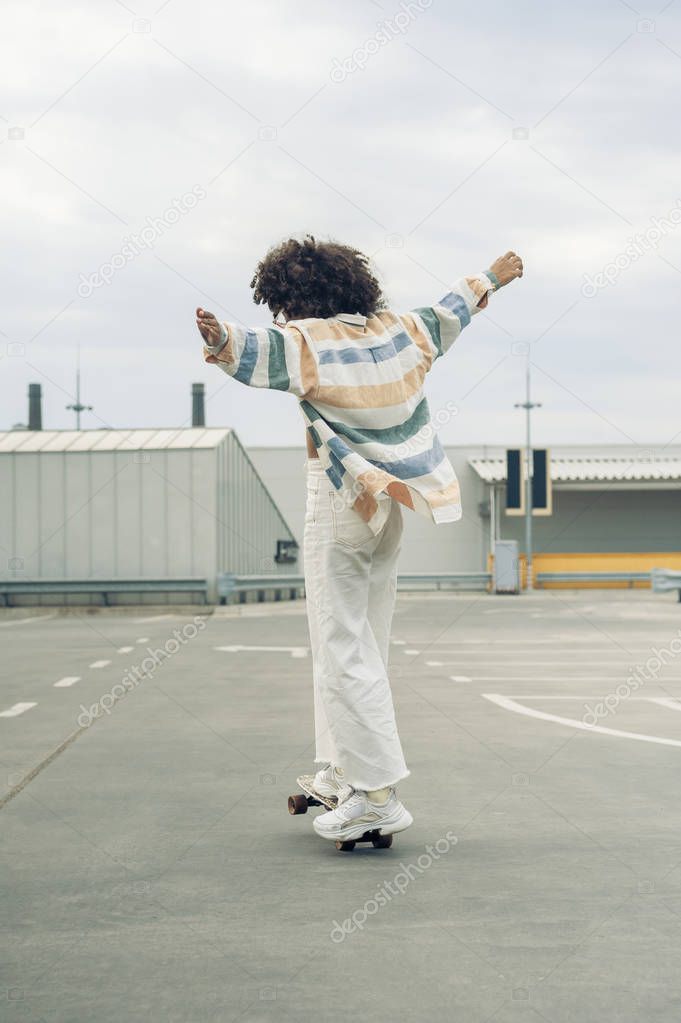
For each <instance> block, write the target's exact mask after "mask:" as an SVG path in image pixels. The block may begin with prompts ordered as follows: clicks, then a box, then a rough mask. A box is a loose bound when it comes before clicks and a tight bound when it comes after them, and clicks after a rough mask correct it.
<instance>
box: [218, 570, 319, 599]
mask: <svg viewBox="0 0 681 1023" xmlns="http://www.w3.org/2000/svg"><path fill="white" fill-rule="evenodd" d="M286 592H287V597H286V598H285V599H288V600H296V599H297V598H298V597H302V596H304V593H305V578H304V577H303V576H302V575H288V574H287V575H284V574H283V573H282V574H281V575H233V574H232V573H230V572H221V573H220V575H218V600H219V601H220V603H221V604H227V603H229V602H230V600H231V599H232V598H233V597H238V598H239V603H242V604H245V603H246V601H247V599H248V594H249V593H255V594H256V600H267V594H268V593H271V594H272V598H273V599H274V600H281V599H282V593H286Z"/></svg>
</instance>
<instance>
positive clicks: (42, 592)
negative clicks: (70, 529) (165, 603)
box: [0, 578, 208, 607]
mask: <svg viewBox="0 0 681 1023" xmlns="http://www.w3.org/2000/svg"><path fill="white" fill-rule="evenodd" d="M72 593H86V594H91V595H92V594H94V595H96V596H100V597H101V598H102V604H103V605H104V606H105V607H108V606H109V605H110V603H111V601H110V600H109V597H110V596H111V595H112V594H114V593H135V594H138V593H139V594H141V593H196V594H200V595H201V597H202V602H203V603H204V604H205V603H207V600H208V581H207V580H206V579H198V578H197V579H194V578H192V579H0V598H2V606H4V607H12V606H13V605H12V603H11V598H12V597H17V596H30V595H35V596H46V595H48V594H50V595H54V594H61V595H66V594H72Z"/></svg>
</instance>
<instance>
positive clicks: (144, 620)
mask: <svg viewBox="0 0 681 1023" xmlns="http://www.w3.org/2000/svg"><path fill="white" fill-rule="evenodd" d="M164 618H177V615H151V617H149V618H135V620H134V621H135V625H146V624H147V622H160V621H162V619H164Z"/></svg>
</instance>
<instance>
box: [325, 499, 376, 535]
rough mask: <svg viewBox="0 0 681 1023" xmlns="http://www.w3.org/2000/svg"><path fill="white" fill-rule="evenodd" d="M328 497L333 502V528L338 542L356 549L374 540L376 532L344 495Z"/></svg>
mask: <svg viewBox="0 0 681 1023" xmlns="http://www.w3.org/2000/svg"><path fill="white" fill-rule="evenodd" d="M328 497H329V501H330V503H331V529H332V533H333V538H334V540H335V541H336V543H339V544H341V545H342V546H343V547H350V548H353V549H354V548H357V547H362V546H363V545H364V544H365V543H368V542H369V540H373V538H374V534H373V533H372V531H371V529H370V528H369V525H368V524H367V523H366V522H365V521H364V519H363V518H361V517H360V515H359V514H358V512H356V511H355V509H354V508H353V507H352V506H351V505H349V504H348V503H347V502H346V500H345V498H344V497H343V495H341V494H329V495H328Z"/></svg>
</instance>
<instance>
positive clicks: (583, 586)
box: [488, 551, 681, 590]
mask: <svg viewBox="0 0 681 1023" xmlns="http://www.w3.org/2000/svg"><path fill="white" fill-rule="evenodd" d="M493 568H494V556H493V555H490V556H489V558H488V570H489V571H490V572H492V571H493ZM532 568H533V572H532V576H533V579H534V580H535V586H536V585H537V583H536V576H537V573H538V572H651V571H652V570H653V569H654V568H671V569H674V570H675V571H681V551H663V552H662V553H660V554H654V553H652V554H651V553H648V552H641V553H635V554H626V553H619V552H616V553H612V554H610V553H608V554H545V553H537V554H535V555H534V563H533V566H532ZM526 580H527V561H526V558H525V555H524V554H521V555H520V584H521V586H522V588H523V589H525V586H526ZM541 589H543V590H575V589H577V590H627V589H640V590H645V589H650V580H649V579H642V580H640V581H635V582H627V581H626V580H625V579H621V580H617V581H612V582H586V581H582V582H579V581H577V582H549V583H542V584H541Z"/></svg>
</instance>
